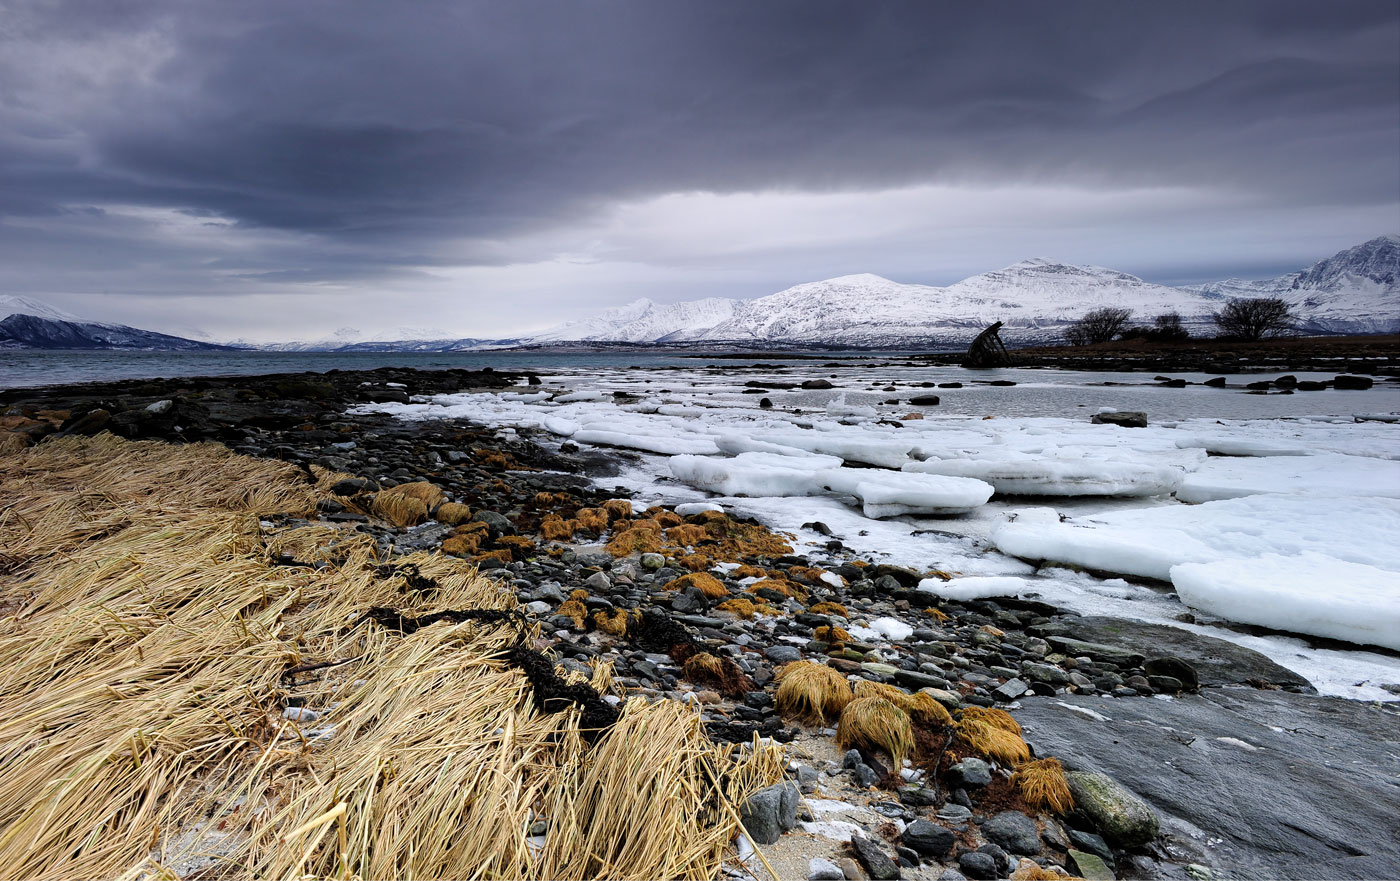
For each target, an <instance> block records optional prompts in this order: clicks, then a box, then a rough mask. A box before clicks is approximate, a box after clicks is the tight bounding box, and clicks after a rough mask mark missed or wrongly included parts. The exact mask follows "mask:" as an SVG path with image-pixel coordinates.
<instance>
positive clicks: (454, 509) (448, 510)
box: [433, 502, 472, 526]
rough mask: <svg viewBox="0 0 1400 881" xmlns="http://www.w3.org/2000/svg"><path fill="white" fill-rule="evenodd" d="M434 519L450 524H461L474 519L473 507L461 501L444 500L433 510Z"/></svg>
mask: <svg viewBox="0 0 1400 881" xmlns="http://www.w3.org/2000/svg"><path fill="white" fill-rule="evenodd" d="M433 519H434V520H436V521H437V522H439V523H446V524H447V525H448V526H459V525H461V524H463V523H466V522H467V521H468V520H470V519H472V509H471V508H470V507H469V506H467V505H464V504H462V503H461V502H443V503H442V504H441V505H438V506H437V509H436V510H434V511H433Z"/></svg>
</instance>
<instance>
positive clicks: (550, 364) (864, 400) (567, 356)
mask: <svg viewBox="0 0 1400 881" xmlns="http://www.w3.org/2000/svg"><path fill="white" fill-rule="evenodd" d="M907 354H908V353H881V354H879V355H870V354H866V353H862V354H859V355H852V353H850V352H843V353H830V354H828V355H821V356H819V358H818V360H815V361H814V360H811V357H810V355H808V357H806V358H803V359H796V360H789V361H784V360H783V359H781V358H778V357H775V356H772V355H756V356H754V357H753V358H752V359H751V360H737V361H730V360H723V359H716V358H714V357H712V356H711V357H707V356H706V355H704V354H699V355H694V356H682V355H678V354H675V353H645V352H636V351H626V352H623V351H618V352H460V353H418V352H402V353H396V352H384V353H380V352H355V353H343V352H91V351H33V350H13V349H11V350H5V349H0V388H22V387H32V386H39V385H52V384H58V383H75V382H97V381H105V380H118V379H152V378H159V377H167V378H168V377H182V376H238V375H251V374H259V373H292V372H298V371H317V372H324V371H327V370H334V369H340V370H368V369H373V368H375V367H387V366H397V367H417V368H422V369H435V368H437V369H441V368H449V367H469V368H479V367H488V366H489V367H494V368H496V369H498V370H526V369H528V370H535V371H539V372H540V373H542V374H547V375H554V376H564V377H569V376H573V377H577V378H578V379H579V380H580V381H584V379H585V377H588V378H590V379H598V378H602V377H606V376H608V375H612V376H613V377H616V378H617V379H619V380H622V379H624V378H625V380H626V381H638V380H640V379H641V377H643V376H645V375H646V374H648V373H649V372H650V371H657V372H658V377H657V381H658V382H659V383H663V384H664V376H666V375H668V371H667V368H676V367H684V368H687V372H688V378H690V379H691V380H693V381H701V382H709V383H721V384H723V383H727V382H742V381H743V380H746V379H750V378H753V375H754V374H746V375H741V376H736V377H734V378H733V379H732V380H730V379H729V378H728V377H727V376H726V368H727V367H728V366H730V365H739V364H745V363H750V364H751V363H759V362H761V363H765V364H785V365H786V366H787V367H788V368H789V369H788V370H787V371H785V378H788V379H801V378H803V377H804V376H809V375H810V376H821V377H831V378H833V382H834V383H835V384H836V385H837V386H838V387H839V388H840V389H843V390H846V393H847V395H848V401H849V403H851V404H876V403H878V402H879V401H880V400H882V399H883V398H886V397H898V396H899V395H903V396H904V397H906V398H907V397H908V396H909V394H910V393H911V390H910V389H909V388H908V387H907V385H906V384H907V383H911V382H962V383H964V384H965V387H964V388H962V389H928V390H919V391H918V393H920V394H925V393H936V394H938V395H939V396H940V397H941V398H942V405H941V406H940V407H939V412H944V413H949V414H962V415H993V416H995V415H1002V416H1071V417H1074V416H1082V415H1083V414H1085V413H1086V412H1089V413H1092V412H1094V411H1095V410H1098V409H1100V408H1105V407H1109V408H1114V409H1123V410H1146V411H1147V412H1148V414H1149V417H1150V418H1152V419H1154V420H1161V419H1184V418H1192V417H1219V418H1230V419H1274V418H1287V417H1298V416H1343V417H1345V416H1351V415H1354V414H1358V413H1390V412H1396V411H1400V387H1397V386H1400V383H1380V384H1378V385H1377V387H1376V388H1375V389H1372V390H1371V391H1365V392H1338V391H1325V392H1300V393H1298V394H1295V395H1287V396H1285V395H1268V396H1259V395H1247V394H1244V393H1243V392H1240V391H1237V390H1219V389H1207V388H1201V387H1199V386H1190V387H1187V388H1184V389H1168V388H1161V387H1158V386H1156V385H1155V384H1153V383H1152V382H1151V379H1150V376H1149V375H1147V374H1144V373H1106V372H1087V371H1067V370H1039V369H1014V368H1013V369H1005V370H975V371H974V370H963V369H962V368H958V367H903V366H897V365H898V362H899V361H900V360H901V358H900V356H901V355H907ZM891 359H892V360H893V361H894V362H895V363H894V364H891V365H890V366H883V365H884V364H885V363H886V362H887V361H889V360H891ZM826 360H833V361H841V362H842V363H843V364H845V365H847V366H843V367H824V366H822V364H823V361H826ZM872 364H874V365H877V366H869V365H872ZM669 375H670V376H675V374H674V373H673V372H670V373H669ZM1173 375H1174V376H1179V377H1181V378H1183V379H1186V380H1189V381H1194V382H1201V381H1203V380H1205V379H1209V378H1210V376H1209V375H1207V374H1173ZM1295 375H1297V376H1298V377H1299V378H1300V379H1327V378H1330V374H1309V373H1296V374H1295ZM1270 376H1271V375H1270V374H1259V373H1249V374H1243V375H1240V376H1237V377H1234V378H1232V382H1233V383H1244V382H1247V381H1253V380H1256V379H1267V378H1270ZM996 379H1009V380H1012V381H1014V382H1016V383H1017V385H1016V386H1015V387H1012V388H996V387H989V386H987V385H986V383H987V382H988V381H990V380H996ZM887 383H898V384H899V385H900V391H899V393H898V395H896V394H894V393H889V394H886V393H883V392H879V391H877V389H878V388H880V387H881V386H883V385H885V384H887ZM658 387H659V386H658ZM831 394H832V393H830V392H827V393H823V394H820V395H814V396H813V400H812V401H811V402H809V403H810V405H811V406H813V407H817V408H819V407H824V406H825V402H826V399H828V398H830V397H831Z"/></svg>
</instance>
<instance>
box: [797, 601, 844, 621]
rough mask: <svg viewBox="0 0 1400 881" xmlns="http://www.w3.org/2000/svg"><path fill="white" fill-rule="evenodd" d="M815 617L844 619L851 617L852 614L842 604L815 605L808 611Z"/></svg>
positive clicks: (826, 603)
mask: <svg viewBox="0 0 1400 881" xmlns="http://www.w3.org/2000/svg"><path fill="white" fill-rule="evenodd" d="M807 611H809V612H811V613H812V614H813V615H840V616H841V617H842V618H849V617H851V613H850V612H847V611H846V607H845V606H843V605H841V604H840V603H832V602H825V603H814V604H813V605H812V606H811V607H809V608H808V609H807Z"/></svg>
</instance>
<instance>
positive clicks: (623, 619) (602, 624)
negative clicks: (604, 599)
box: [593, 609, 632, 636]
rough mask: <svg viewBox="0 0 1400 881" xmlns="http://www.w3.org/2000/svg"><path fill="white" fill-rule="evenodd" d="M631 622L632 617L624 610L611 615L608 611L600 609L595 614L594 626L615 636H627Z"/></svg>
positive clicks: (615, 611)
mask: <svg viewBox="0 0 1400 881" xmlns="http://www.w3.org/2000/svg"><path fill="white" fill-rule="evenodd" d="M631 620H632V616H631V615H629V614H628V613H627V612H626V611H625V610H623V609H616V610H614V611H613V612H612V613H611V614H609V613H608V611H607V610H606V609H599V610H598V611H596V612H594V613H593V626H594V627H596V628H598V629H599V630H601V631H603V632H604V633H609V634H612V635H613V636H626V635H627V625H628V623H629V622H630V621H631Z"/></svg>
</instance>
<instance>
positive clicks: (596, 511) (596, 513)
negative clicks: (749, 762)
mask: <svg viewBox="0 0 1400 881" xmlns="http://www.w3.org/2000/svg"><path fill="white" fill-rule="evenodd" d="M574 519H575V520H577V521H578V525H579V527H580V528H582V529H591V530H592V531H593V532H595V533H597V534H598V535H602V534H603V533H604V532H606V531H607V528H608V523H609V522H610V521H609V520H608V512H607V511H604V510H603V509H602V508H579V509H578V513H576V514H575V515H574Z"/></svg>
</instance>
